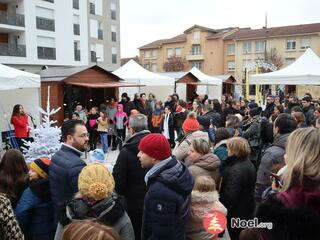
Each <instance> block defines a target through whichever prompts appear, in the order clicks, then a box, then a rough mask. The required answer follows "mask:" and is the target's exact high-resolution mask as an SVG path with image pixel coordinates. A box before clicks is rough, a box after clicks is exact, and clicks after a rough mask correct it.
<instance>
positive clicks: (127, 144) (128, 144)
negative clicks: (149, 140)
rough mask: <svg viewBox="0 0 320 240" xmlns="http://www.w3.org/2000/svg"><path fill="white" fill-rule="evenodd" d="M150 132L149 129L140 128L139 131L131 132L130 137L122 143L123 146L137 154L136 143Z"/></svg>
mask: <svg viewBox="0 0 320 240" xmlns="http://www.w3.org/2000/svg"><path fill="white" fill-rule="evenodd" d="M150 133H151V132H150V131H149V130H142V131H140V132H137V133H135V134H133V135H132V136H131V137H129V138H128V139H127V141H126V142H125V144H124V145H123V148H129V149H130V150H131V151H133V152H135V153H137V154H138V152H139V150H138V145H139V143H140V140H141V139H142V138H143V137H145V136H146V135H148V134H150Z"/></svg>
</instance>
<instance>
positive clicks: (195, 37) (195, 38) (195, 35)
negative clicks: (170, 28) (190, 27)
mask: <svg viewBox="0 0 320 240" xmlns="http://www.w3.org/2000/svg"><path fill="white" fill-rule="evenodd" d="M192 34H193V40H199V39H200V31H194V32H193V33H192Z"/></svg>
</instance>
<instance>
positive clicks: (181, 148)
mask: <svg viewBox="0 0 320 240" xmlns="http://www.w3.org/2000/svg"><path fill="white" fill-rule="evenodd" d="M197 138H202V139H204V140H206V141H207V142H209V135H208V133H207V132H202V131H195V132H193V133H190V134H188V135H187V136H186V137H185V138H184V140H183V141H182V142H181V143H180V144H178V145H177V146H176V147H175V149H174V150H173V151H172V155H174V156H176V158H177V160H180V161H184V160H186V158H187V157H188V152H189V147H190V143H191V140H193V139H197Z"/></svg>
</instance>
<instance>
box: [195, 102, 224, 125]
mask: <svg viewBox="0 0 320 240" xmlns="http://www.w3.org/2000/svg"><path fill="white" fill-rule="evenodd" d="M197 120H198V122H199V124H200V125H202V126H203V128H204V130H206V131H208V129H209V126H210V124H211V122H212V125H213V126H216V127H217V128H219V127H221V117H220V114H219V113H217V112H215V111H214V110H213V109H212V106H211V105H210V104H206V105H204V106H203V108H202V115H200V116H198V117H197Z"/></svg>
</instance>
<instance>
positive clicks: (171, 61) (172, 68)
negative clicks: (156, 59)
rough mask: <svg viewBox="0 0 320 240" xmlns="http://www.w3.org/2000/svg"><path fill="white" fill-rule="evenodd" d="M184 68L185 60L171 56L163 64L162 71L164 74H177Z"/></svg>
mask: <svg viewBox="0 0 320 240" xmlns="http://www.w3.org/2000/svg"><path fill="white" fill-rule="evenodd" d="M185 66H186V60H185V59H184V58H181V57H176V56H172V57H170V58H168V61H166V62H164V64H163V70H164V71H165V72H179V71H183V69H184V67H185Z"/></svg>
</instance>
